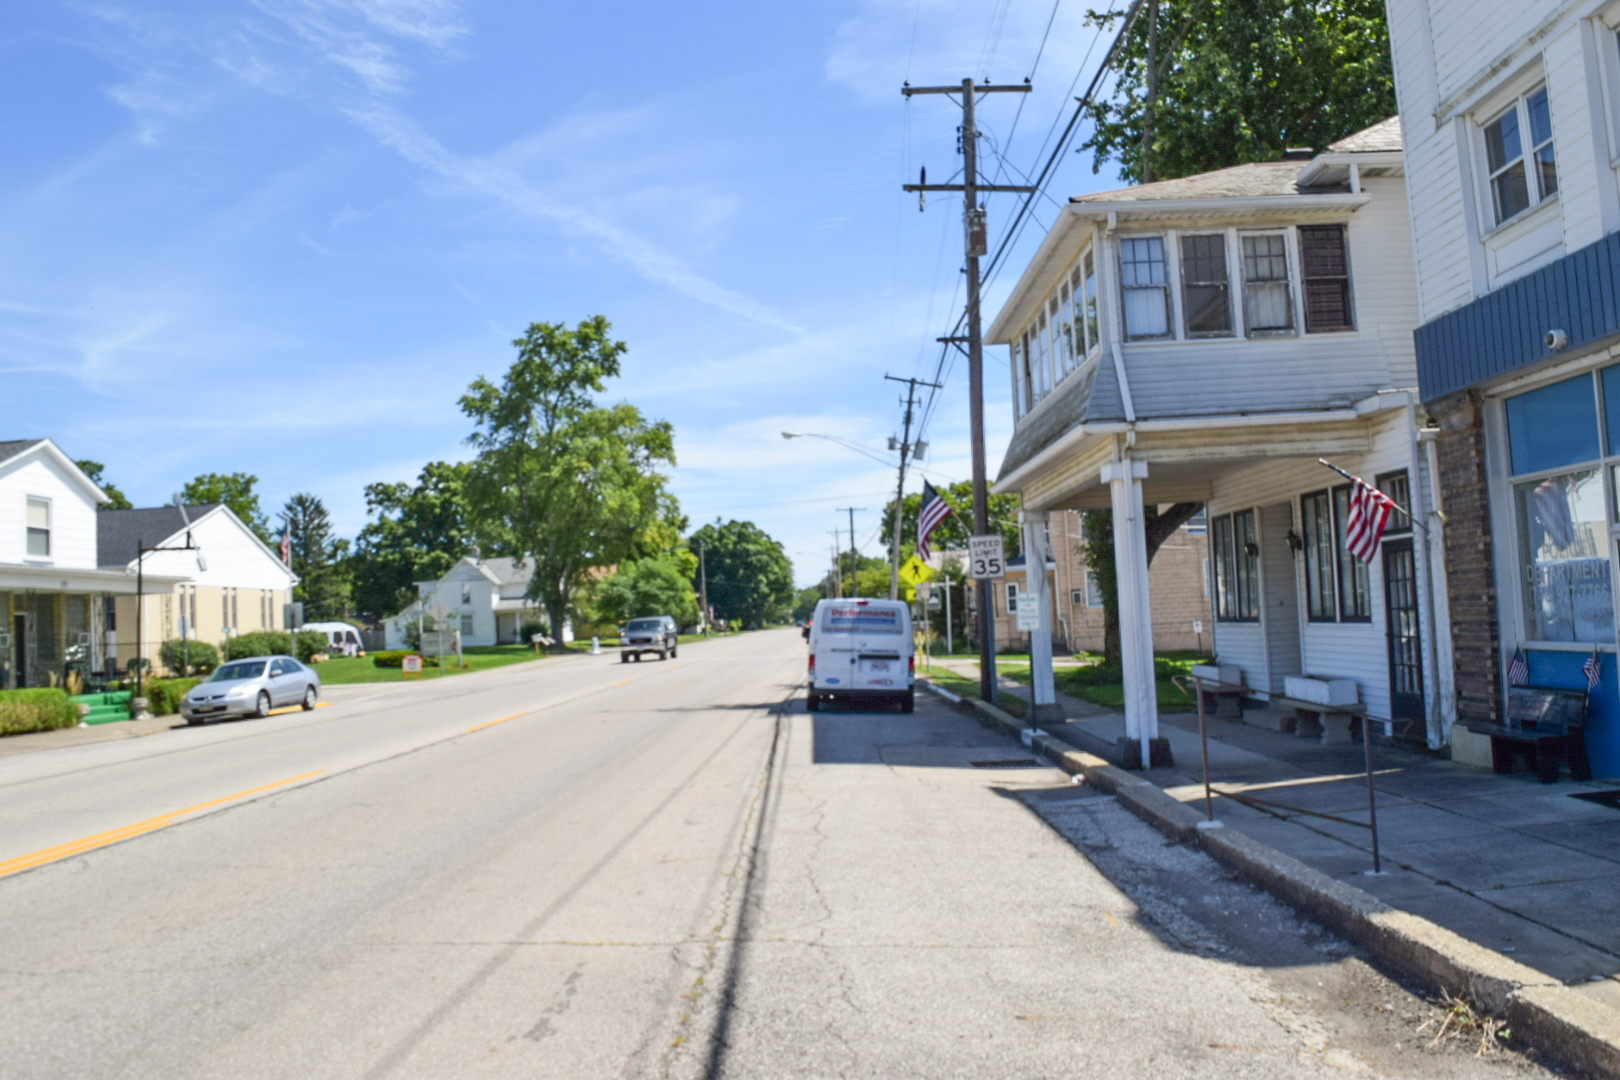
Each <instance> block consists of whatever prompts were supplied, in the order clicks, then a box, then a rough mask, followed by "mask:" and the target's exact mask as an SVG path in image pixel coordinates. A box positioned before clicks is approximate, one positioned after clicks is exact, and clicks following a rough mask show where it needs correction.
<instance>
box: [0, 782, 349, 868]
mask: <svg viewBox="0 0 1620 1080" xmlns="http://www.w3.org/2000/svg"><path fill="white" fill-rule="evenodd" d="M325 771H326V770H325V769H316V770H315V771H314V772H307V773H304V774H303V775H302V776H294V777H292V778H290V779H287V780H277V781H276V782H275V783H273V784H264V785H263V786H261V787H256V788H250V789H248V790H247V791H238V792H237V793H236V794H235V795H225V796H222V797H221V798H218V799H210V800H208V801H207V802H205V803H198V804H197V805H196V806H188V807H186V808H185V809H184V810H175V811H172V812H170V813H167V814H160V815H158V816H157V817H155V818H148V819H146V820H145V821H138V822H136V823H135V824H133V825H125V826H124V827H123V828H121V829H109V830H108V831H107V832H104V833H97V834H96V835H94V836H86V837H83V838H82V839H79V840H70V841H68V842H67V843H65V844H58V845H57V846H55V847H49V848H45V849H43V850H41V851H36V852H33V853H32V854H29V855H19V856H17V857H16V858H15V859H7V860H5V861H4V862H0V877H5V876H6V875H8V874H15V873H18V872H20V871H23V870H32V869H33V868H34V867H36V866H43V865H45V864H46V863H49V862H55V861H57V860H58V859H66V858H68V857H70V856H73V855H82V854H83V853H84V852H86V851H94V850H96V849H97V848H103V847H106V846H108V845H109V844H116V843H118V842H119V841H121V840H129V839H132V838H134V837H137V836H141V835H143V834H145V833H149V832H155V831H156V830H158V829H162V828H165V827H167V826H169V825H173V824H174V823H175V822H176V821H177V820H178V819H180V818H183V817H185V816H186V815H187V814H195V813H197V812H198V811H201V810H207V809H208V808H210V807H213V806H219V805H220V804H222V803H228V802H233V801H235V800H237V799H245V798H247V797H249V796H250V795H258V794H260V793H262V792H266V791H272V790H274V789H275V788H279V787H286V786H287V785H288V784H296V783H298V781H300V780H308V779H309V778H310V777H312V776H319V775H321V774H322V773H323V772H325Z"/></svg>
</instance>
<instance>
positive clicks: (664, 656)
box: [658, 649, 669, 660]
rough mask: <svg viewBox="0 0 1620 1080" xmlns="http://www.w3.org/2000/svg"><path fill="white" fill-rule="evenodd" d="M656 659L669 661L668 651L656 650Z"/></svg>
mask: <svg viewBox="0 0 1620 1080" xmlns="http://www.w3.org/2000/svg"><path fill="white" fill-rule="evenodd" d="M658 659H660V660H668V659H669V650H668V649H659V650H658Z"/></svg>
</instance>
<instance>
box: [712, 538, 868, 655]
mask: <svg viewBox="0 0 1620 1080" xmlns="http://www.w3.org/2000/svg"><path fill="white" fill-rule="evenodd" d="M687 546H688V547H691V548H698V547H702V548H703V551H704V561H705V564H706V565H707V567H708V574H709V579H708V580H709V606H710V607H712V608H714V614H715V618H717V619H735V620H738V621H740V622H741V623H742V624H743V626H744V627H746V628H748V629H750V630H757V629H758V628H760V627H762V626H766V625H769V624H770V623H773V622H781V621H783V620H784V619H786V618H787V615H788V611H789V610H790V609H791V608H792V607H793V601H794V599H795V597H794V592H793V563H792V562H791V561H789V559H788V557H787V552H785V551H783V550H782V545H781V544H780V543H778V542H777V541H775V540H773V539H771V538H770V537H769V536H767V535H766V534H765V531H764V530H763V529H761V528H760V527H759V526H758V525H755V524H754V523H753V522H751V521H728V522H726V523H725V524H724V525H722V524H721V523H720V519H719V518H716V519H715V521H714V524H713V525H705V526H703V528H701V529H699V530H698V531H697V532H695V533H693V534H692V536H691V537H690V539H688V540H687ZM884 587H885V588H887V585H885V586H884ZM885 595H887V593H885Z"/></svg>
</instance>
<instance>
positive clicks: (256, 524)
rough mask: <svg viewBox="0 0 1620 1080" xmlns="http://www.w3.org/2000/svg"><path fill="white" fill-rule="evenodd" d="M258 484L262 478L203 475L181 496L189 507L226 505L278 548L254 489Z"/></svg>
mask: <svg viewBox="0 0 1620 1080" xmlns="http://www.w3.org/2000/svg"><path fill="white" fill-rule="evenodd" d="M258 482H259V478H258V477H257V476H253V475H251V474H249V473H231V474H229V475H225V474H222V473H203V474H202V475H201V476H199V477H197V478H196V479H195V480H193V481H191V483H189V484H187V485H186V486H185V487H183V488H181V489H180V497H181V498H182V499H184V500H185V501H186V502H187V503H188V504H199V503H224V504H225V505H226V506H228V507H230V508H231V512H232V513H234V514H235V515H236V516H237V517H239V518H241V519H242V523H243V524H244V525H246V526H247V527H248V528H250V529H252V530H253V531H254V533H255V534H257V535H258V537H259V539H260V540H263V541H264V542H265V543H266V544H268V545H269V546H270V547H272V548H276V547H277V541H276V539H275V538H274V537H272V536H271V535H270V523H269V522H268V521H266V520H265V516H264V511H263V510H261V509H260V508H259V493H258V492H257V491H255V490H254V485H256V484H257V483H258Z"/></svg>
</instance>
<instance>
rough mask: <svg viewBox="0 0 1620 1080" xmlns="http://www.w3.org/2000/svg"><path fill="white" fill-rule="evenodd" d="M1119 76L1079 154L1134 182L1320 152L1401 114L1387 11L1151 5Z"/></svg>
mask: <svg viewBox="0 0 1620 1080" xmlns="http://www.w3.org/2000/svg"><path fill="white" fill-rule="evenodd" d="M1087 17H1088V19H1089V20H1090V21H1091V22H1093V23H1094V24H1096V25H1098V26H1100V27H1104V28H1110V27H1113V26H1117V25H1119V22H1120V20H1121V19H1123V18H1124V15H1123V14H1122V13H1120V12H1107V13H1099V12H1096V11H1092V12H1089V13H1088V16H1087ZM1150 54H1151V56H1152V63H1150V62H1149V57H1150ZM1114 69H1115V72H1116V79H1115V82H1114V88H1113V93H1112V95H1111V97H1110V98H1109V99H1108V100H1106V101H1101V102H1099V103H1098V104H1097V106H1096V109H1095V112H1094V114H1093V119H1094V121H1095V127H1094V130H1093V132H1092V134H1091V136H1090V137H1089V138H1088V139H1087V140H1086V141H1085V142H1084V143H1083V144H1082V145H1081V147H1080V149H1081V150H1082V151H1084V150H1090V151H1091V152H1092V155H1093V156H1092V164H1093V168H1094V169H1095V168H1099V167H1100V166H1101V165H1102V163H1103V162H1105V161H1110V160H1114V161H1118V162H1119V164H1120V173H1121V175H1122V176H1124V177H1125V178H1126V179H1128V180H1130V181H1132V182H1133V183H1146V182H1148V181H1152V180H1165V179H1170V178H1173V177H1178V176H1188V175H1191V174H1193V173H1199V172H1207V171H1209V170H1212V169H1221V168H1225V167H1227V166H1230V165H1239V164H1242V163H1244V162H1249V161H1280V160H1282V156H1283V151H1284V150H1286V149H1288V148H1289V147H1310V148H1313V149H1316V150H1322V149H1325V148H1326V147H1327V145H1328V144H1329V143H1331V142H1335V141H1337V140H1339V139H1342V138H1344V137H1345V136H1346V135H1351V134H1354V133H1355V132H1357V131H1360V130H1361V129H1362V128H1365V127H1369V126H1371V125H1373V124H1375V123H1377V122H1378V121H1380V120H1384V119H1386V118H1388V117H1390V116H1393V115H1395V112H1396V105H1395V80H1394V75H1393V72H1392V68H1391V64H1390V53H1389V31H1388V29H1387V27H1386V25H1385V21H1384V3H1383V0H1151V2H1149V3H1147V4H1145V5H1144V6H1143V8H1142V9H1141V14H1140V16H1139V17H1138V18H1137V20H1136V22H1135V23H1134V24H1133V25H1132V26H1131V30H1130V33H1129V35H1128V36H1127V38H1126V40H1125V42H1124V45H1123V48H1122V50H1121V53H1120V55H1119V57H1118V58H1117V59H1116V60H1115V63H1114Z"/></svg>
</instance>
